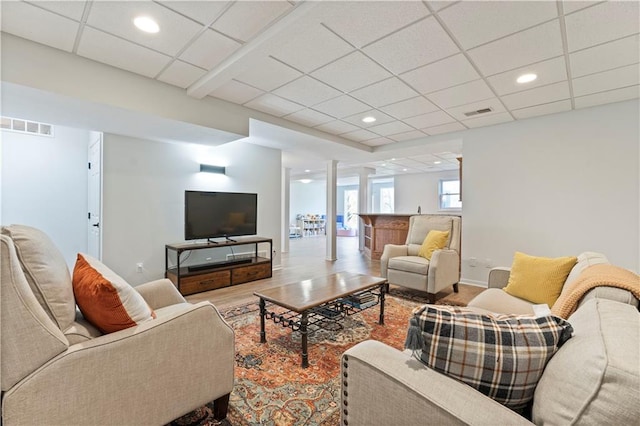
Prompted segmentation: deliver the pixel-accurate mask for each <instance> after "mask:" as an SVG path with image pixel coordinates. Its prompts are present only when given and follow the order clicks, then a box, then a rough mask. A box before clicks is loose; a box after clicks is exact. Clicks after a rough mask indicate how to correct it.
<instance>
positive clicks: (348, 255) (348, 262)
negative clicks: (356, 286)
mask: <svg viewBox="0 0 640 426" xmlns="http://www.w3.org/2000/svg"><path fill="white" fill-rule="evenodd" d="M337 252H338V256H337V257H338V259H337V260H336V261H333V262H331V261H328V260H325V257H326V240H325V238H324V237H319V236H318V237H305V238H297V239H292V240H290V241H289V253H279V254H278V255H279V256H281V262H280V263H281V268H280V269H277V270H274V271H273V276H272V277H271V278H267V279H263V280H259V281H253V282H249V283H245V284H239V285H235V286H231V287H225V288H220V289H217V290H212V291H207V292H203V293H197V294H192V295H190V296H186V299H187V300H188V301H189V302H192V303H196V302H200V301H203V300H208V301H210V302H211V303H213V304H214V305H216V307H218V309H225V308H228V307H231V306H237V305H241V304H244V303H249V302H251V301H256V300H257V297H255V296H254V295H253V292H254V291H258V290H262V289H266V288H269V287H273V286H277V285H282V284H288V283H292V282H296V281H301V280H305V279H309V278H313V277H319V276H324V275H328V274H332V273H335V272H341V271H351V272H359V273H362V274H367V275H375V276H379V275H380V261H378V260H370V259H368V258H367V257H366V256H365V255H364V254H363V253H361V252H360V251H359V250H358V238H357V237H338V241H337ZM459 287H460V294H459V295H458V296H459V298H462V299H463V300H466V301H468V300H471V299H472V298H473V297H474V296H475V295H476V294H478V293H480V292H481V291H482V290H483V288H481V287H474V286H469V285H464V284H460V285H459ZM451 292H453V290H450V291H445V292H442V294H443V295H445V294H446V293H451ZM439 296H440V294H439Z"/></svg>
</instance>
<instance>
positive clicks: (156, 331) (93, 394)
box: [2, 302, 235, 425]
mask: <svg viewBox="0 0 640 426" xmlns="http://www.w3.org/2000/svg"><path fill="white" fill-rule="evenodd" d="M234 355H235V350H234V334H233V330H232V329H231V328H230V327H229V325H228V324H227V323H226V322H225V321H224V320H223V319H222V317H221V316H220V314H219V312H218V311H217V309H216V308H215V307H214V306H213V305H212V304H211V303H209V302H201V303H198V304H195V305H185V309H184V310H180V311H177V312H174V313H172V314H170V315H167V316H163V317H162V318H158V319H156V320H151V321H147V322H144V323H142V324H140V325H138V326H135V327H131V328H128V329H125V330H121V331H118V332H115V333H111V334H107V335H104V336H101V337H98V338H95V339H93V340H90V341H87V342H83V343H79V344H76V345H72V346H70V347H69V349H68V350H67V351H66V352H64V353H62V354H61V355H59V356H57V357H55V358H53V359H52V360H50V361H49V362H48V363H46V364H44V365H43V366H42V367H41V368H40V369H38V370H36V371H35V372H34V373H32V374H31V375H29V376H27V377H26V378H25V379H23V380H22V381H21V382H20V383H18V384H17V385H16V386H14V387H13V388H12V389H10V390H9V391H8V392H6V393H5V394H4V395H3V413H2V415H3V423H6V424H93V425H99V424H105V423H109V424H167V423H168V422H170V421H172V420H174V419H175V418H177V417H179V416H181V415H183V414H185V413H187V412H189V411H191V410H194V409H196V408H198V407H199V406H202V405H204V404H206V403H208V402H210V401H212V400H214V399H217V398H219V397H221V396H223V395H225V394H227V393H229V392H231V390H232V388H233V368H234Z"/></svg>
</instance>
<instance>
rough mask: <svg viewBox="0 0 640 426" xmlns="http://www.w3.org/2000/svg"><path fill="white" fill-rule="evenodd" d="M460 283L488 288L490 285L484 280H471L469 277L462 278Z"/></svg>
mask: <svg viewBox="0 0 640 426" xmlns="http://www.w3.org/2000/svg"><path fill="white" fill-rule="evenodd" d="M460 284H467V285H473V286H476V287H483V288H488V287H489V285H488V284H487V283H486V282H484V281H478V280H470V279H468V278H460Z"/></svg>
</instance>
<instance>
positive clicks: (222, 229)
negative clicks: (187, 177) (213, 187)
mask: <svg viewBox="0 0 640 426" xmlns="http://www.w3.org/2000/svg"><path fill="white" fill-rule="evenodd" d="M257 219H258V194H245V193H240V192H204V191H185V193H184V238H185V239H186V240H199V239H204V238H219V237H234V236H240V235H255V234H256V233H257V232H256V222H257Z"/></svg>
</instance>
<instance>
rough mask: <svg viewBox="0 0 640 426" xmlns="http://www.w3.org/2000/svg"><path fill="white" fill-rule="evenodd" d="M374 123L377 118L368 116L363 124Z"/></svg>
mask: <svg viewBox="0 0 640 426" xmlns="http://www.w3.org/2000/svg"><path fill="white" fill-rule="evenodd" d="M374 121H376V118H375V117H371V116H368V117H365V118H363V119H362V122H363V123H373V122H374Z"/></svg>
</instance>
